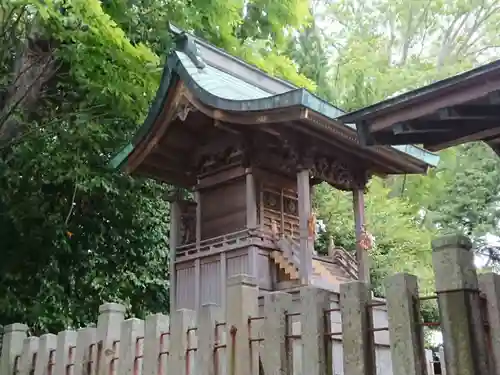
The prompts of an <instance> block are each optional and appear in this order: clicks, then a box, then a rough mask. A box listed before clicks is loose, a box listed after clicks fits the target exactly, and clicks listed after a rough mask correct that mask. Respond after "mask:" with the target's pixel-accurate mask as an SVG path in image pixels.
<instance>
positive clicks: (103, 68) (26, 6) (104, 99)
mask: <svg viewBox="0 0 500 375" xmlns="http://www.w3.org/2000/svg"><path fill="white" fill-rule="evenodd" d="M235 4H236V3H235ZM251 4H254V5H256V6H257V5H258V6H260V7H262V9H263V11H265V17H264V16H263V17H264V18H266V19H267V21H266V22H268V23H270V28H269V29H268V31H266V32H264V31H263V33H262V35H252V38H250V37H247V38H246V39H245V40H243V39H239V38H238V37H237V36H235V35H236V34H237V33H238V30H240V28H241V27H243V26H242V20H243V16H242V14H241V13H240V11H239V10H238V9H240V10H241V7H240V8H238V9H236V8H234V9H233V10H231V9H229V11H228V9H227V8H226V7H225V6H226V5H227V2H225V1H222V0H221V1H219V2H210V3H209V4H208V3H207V2H202V1H193V2H188V3H186V2H180V1H174V0H171V1H163V0H158V1H142V2H137V3H136V4H134V5H133V6H129V4H128V2H124V1H119V0H116V1H103V2H102V3H101V2H100V1H98V0H88V1H87V0H66V1H63V0H52V1H43V2H37V1H35V2H34V1H29V0H15V1H10V2H8V3H7V4H4V3H2V6H0V9H1V13H0V17H1V22H2V23H1V24H0V37H2V38H3V39H2V54H1V65H0V69H2V70H1V75H0V77H1V81H0V92H1V93H2V95H1V98H2V100H0V113H2V116H3V117H2V118H3V119H5V118H7V117H8V120H9V121H12V123H13V124H15V126H14V129H15V132H8V133H9V134H13V136H9V138H5V139H4V140H3V143H1V144H0V187H1V189H0V208H1V211H0V212H1V215H0V236H1V238H2V240H3V241H4V242H3V243H2V260H3V262H2V264H1V265H0V325H2V324H4V323H5V324H7V323H11V322H13V321H22V322H25V323H27V324H29V325H30V327H32V328H33V330H34V333H41V332H44V331H52V332H53V331H58V330H61V329H64V328H65V327H78V326H81V325H84V324H86V323H88V322H92V321H95V319H96V316H95V314H96V313H97V311H98V309H97V307H98V306H99V304H101V303H102V302H104V301H110V300H112V301H117V302H122V303H124V304H125V305H126V306H127V308H128V312H129V313H130V314H133V315H135V316H138V317H141V316H143V315H144V314H146V313H148V312H161V311H164V312H165V311H168V251H169V249H168V246H167V235H168V230H167V228H168V218H169V208H168V204H167V202H165V201H164V199H163V197H164V195H165V193H166V192H167V191H168V187H166V186H162V185H159V184H157V183H155V182H153V181H147V180H144V179H134V178H131V177H130V176H126V175H122V174H120V173H118V172H113V171H109V170H108V169H106V165H107V164H108V161H109V160H110V158H111V156H112V155H113V154H114V153H115V152H116V151H117V150H119V149H120V148H121V147H122V146H123V145H125V144H126V143H127V142H129V140H130V138H131V136H132V135H133V134H134V133H135V131H136V130H137V128H138V127H139V126H140V124H141V123H142V121H143V119H144V117H145V115H146V114H147V111H148V108H149V105H150V102H151V100H152V98H153V97H154V95H155V93H156V90H157V88H158V85H159V80H160V73H161V69H162V67H163V62H162V61H161V60H162V58H164V57H165V56H166V55H167V53H168V48H169V46H170V45H171V39H170V36H169V35H168V34H167V26H168V25H167V21H172V22H173V23H175V24H178V25H180V26H183V27H185V26H188V29H190V30H192V31H195V32H196V33H198V34H203V36H205V37H208V38H209V39H210V40H211V41H212V42H215V43H217V45H219V46H220V47H224V48H228V49H229V50H230V51H231V48H234V50H235V51H236V52H238V53H239V54H240V55H245V56H249V57H250V59H253V61H259V62H260V65H261V66H265V67H266V69H268V70H269V71H272V72H273V73H274V74H278V75H280V74H281V75H284V77H285V78H287V79H289V80H295V81H296V82H298V83H299V84H303V85H305V86H307V85H309V86H311V82H310V81H309V80H307V79H306V78H305V77H304V76H301V75H300V74H298V73H297V70H296V69H295V68H294V66H293V64H290V63H289V62H290V60H289V59H288V58H287V57H286V56H284V55H282V54H281V53H279V51H278V50H277V49H276V50H269V49H268V48H267V47H265V44H263V47H262V49H260V50H255V49H254V46H255V45H257V44H259V43H263V41H264V40H266V43H268V42H269V41H271V42H272V43H274V40H278V39H280V38H282V36H281V37H280V38H278V37H277V36H274V37H275V39H272V38H273V35H274V34H277V33H276V30H278V29H279V28H280V27H279V24H278V23H277V22H278V20H279V19H282V20H283V21H284V22H285V23H286V22H288V24H284V25H283V29H286V28H288V27H291V26H292V25H293V26H294V27H295V26H296V27H299V25H298V22H301V20H302V16H297V15H295V14H293V13H292V12H293V11H294V10H295V8H289V7H292V6H299V5H300V4H301V2H300V1H295V0H294V1H290V2H288V3H283V2H276V1H274V2H273V1H268V2H262V1H261V2H258V3H257V2H255V3H251ZM280 4H281V5H280ZM284 4H285V5H286V6H284ZM235 7H236V5H235ZM200 9H202V10H203V9H205V10H207V11H208V12H205V13H204V14H201V13H200V12H199V10H200ZM278 12H280V13H279V14H281V16H280V17H278ZM287 12H288V13H287ZM253 17H254V18H255V17H256V15H255V14H254V15H253ZM223 21H227V22H228V23H224V22H223ZM34 25H36V32H35V31H34V29H35V28H34ZM219 25H223V26H222V28H220V27H219ZM226 25H228V26H226ZM160 26H161V27H160ZM273 30H274V31H273ZM271 31H273V32H272V33H271ZM273 33H274V34H273ZM259 38H262V39H259ZM4 46H5V47H4ZM31 49H34V52H36V53H35V54H34V52H32V50H31ZM165 49H167V50H165ZM251 49H252V50H251ZM159 54H161V57H162V58H160V57H159ZM24 56H30V59H31V60H29V61H25V60H26V59H25V58H24ZM45 60H47V61H50V63H49V65H50V74H48V75H47V77H45V76H43V77H42V76H37V75H36V74H35V73H36V72H40V71H43V69H44V66H45V65H44V64H45V63H44V61H45ZM21 66H23V67H21ZM31 70H33V73H29V74H27V72H30V71H31ZM24 74H26V75H27V78H33V79H32V83H33V85H32V86H33V87H36V90H32V89H30V91H29V94H26V95H24V94H20V93H23V92H24V93H26V87H28V86H29V85H28V86H22V87H21V86H19V84H18V82H20V80H21V79H22V80H23V81H24V80H25V79H24V78H23V75H24ZM287 74H288V76H287ZM28 76H29V77H28ZM20 77H21V78H20ZM312 86H313V85H312ZM13 88H14V89H13ZM20 96H21V97H23V96H25V97H26V98H29V99H30V100H29V101H21V102H20V103H19V104H16V105H15V106H14V105H12V103H16V102H17V99H16V98H18V97H20ZM5 114H7V116H6V115H5ZM2 121H3V120H2ZM0 123H1V124H4V123H5V121H4V122H0ZM5 134H7V132H6V133H5ZM1 141H2V140H0V142H1Z"/></svg>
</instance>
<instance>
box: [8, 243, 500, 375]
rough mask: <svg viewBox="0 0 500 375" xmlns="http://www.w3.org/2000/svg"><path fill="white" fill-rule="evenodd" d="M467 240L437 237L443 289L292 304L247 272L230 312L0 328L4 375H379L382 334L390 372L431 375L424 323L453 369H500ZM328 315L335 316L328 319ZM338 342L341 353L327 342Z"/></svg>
mask: <svg viewBox="0 0 500 375" xmlns="http://www.w3.org/2000/svg"><path fill="white" fill-rule="evenodd" d="M470 248H471V246H470V242H469V241H468V240H467V239H466V238H463V237H446V238H442V239H440V240H438V241H435V242H434V243H433V263H434V268H435V273H436V294H435V295H431V296H425V297H422V296H419V293H418V285H417V279H416V277H414V276H412V275H408V274H397V275H394V276H392V277H389V278H388V279H387V280H386V295H387V297H386V300H385V301H380V300H377V301H374V300H372V297H371V293H370V291H369V288H368V286H367V285H365V284H363V283H361V282H350V283H345V284H342V285H341V287H340V300H339V301H338V302H337V303H334V302H332V299H331V293H330V292H328V291H325V290H322V289H318V288H314V287H309V286H307V287H303V288H301V290H300V298H299V300H298V301H294V300H293V299H292V296H291V295H290V294H288V293H284V292H274V293H270V294H268V295H265V296H264V303H263V307H262V308H259V304H258V298H259V290H258V288H257V286H256V282H255V280H253V279H251V278H249V277H248V276H246V275H239V276H236V277H233V278H232V279H230V280H229V282H228V287H227V301H228V307H227V310H226V311H221V310H220V308H219V307H218V306H216V305H204V306H202V307H201V309H200V310H199V311H198V312H195V311H191V310H178V311H175V312H173V313H172V314H171V316H170V317H169V316H166V315H162V314H156V315H151V316H148V317H147V318H146V319H145V320H140V319H125V309H124V307H123V306H122V305H119V304H114V303H108V304H104V305H102V306H101V308H100V315H99V319H98V323H97V327H96V328H83V329H79V330H77V331H73V330H68V331H63V332H60V333H59V334H57V335H54V334H45V335H42V336H41V337H27V331H28V327H27V326H26V325H23V324H13V325H10V326H6V327H5V329H4V337H3V345H2V354H1V358H0V375H13V374H17V375H264V374H265V375H282V374H290V375H291V374H293V375H299V374H300V375H306V374H307V375H309V374H310V375H330V374H346V375H374V374H376V373H378V374H380V375H382V374H383V375H386V374H388V371H386V370H383V369H381V368H378V367H377V365H376V362H377V361H376V358H375V357H376V354H375V353H376V352H375V344H374V341H375V339H374V338H375V336H376V334H377V333H380V332H385V333H386V334H388V335H389V340H390V353H391V355H390V362H391V367H392V373H393V374H395V375H423V374H429V375H433V374H434V369H433V368H432V363H431V362H432V361H433V360H432V358H429V353H428V352H427V353H426V350H425V348H424V340H423V327H424V326H440V328H441V330H442V333H443V339H444V342H443V344H444V353H443V354H441V362H443V360H442V359H443V358H442V357H443V356H444V357H445V358H446V361H444V362H445V363H446V365H445V366H442V371H441V373H443V374H446V375H466V374H467V375H494V374H495V375H496V374H500V367H499V364H500V276H499V275H496V274H484V275H480V276H479V278H478V276H477V275H476V270H475V268H474V264H473V253H472V252H471V251H470ZM429 299H436V300H437V301H438V305H439V310H440V321H439V322H424V321H423V320H422V318H421V315H420V308H419V303H420V301H422V300H429ZM380 305H385V306H386V307H387V312H388V325H387V327H374V326H373V317H372V312H373V309H374V308H375V307H378V306H380ZM331 314H338V316H339V318H340V319H339V322H338V323H332V319H330V318H329V316H330V315H331ZM339 337H341V340H342V347H343V350H342V356H341V358H334V356H333V355H332V346H333V344H334V342H336V341H338V338H339Z"/></svg>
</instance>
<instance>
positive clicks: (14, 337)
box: [0, 323, 28, 375]
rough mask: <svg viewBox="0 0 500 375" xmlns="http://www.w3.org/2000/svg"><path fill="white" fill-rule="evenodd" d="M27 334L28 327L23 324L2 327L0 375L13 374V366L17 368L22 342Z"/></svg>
mask: <svg viewBox="0 0 500 375" xmlns="http://www.w3.org/2000/svg"><path fill="white" fill-rule="evenodd" d="M27 332H28V326H27V325H25V324H18V323H16V324H11V325H8V326H5V327H4V331H3V339H2V356H1V357H0V374H2V375H3V374H5V375H13V374H14V370H15V369H14V366H16V365H17V366H19V358H20V356H21V354H22V351H23V342H24V339H25V338H26V334H27Z"/></svg>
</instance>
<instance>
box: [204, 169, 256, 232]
mask: <svg viewBox="0 0 500 375" xmlns="http://www.w3.org/2000/svg"><path fill="white" fill-rule="evenodd" d="M245 194H246V191H245V178H244V176H243V177H240V178H238V179H235V180H231V181H229V182H227V183H224V184H218V185H215V186H212V187H209V188H206V189H203V190H202V191H201V192H200V198H201V239H202V240H203V239H207V238H212V237H217V236H221V235H223V234H227V233H232V232H236V231H239V230H243V229H245V227H246V195H245Z"/></svg>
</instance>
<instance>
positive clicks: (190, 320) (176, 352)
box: [167, 309, 196, 375]
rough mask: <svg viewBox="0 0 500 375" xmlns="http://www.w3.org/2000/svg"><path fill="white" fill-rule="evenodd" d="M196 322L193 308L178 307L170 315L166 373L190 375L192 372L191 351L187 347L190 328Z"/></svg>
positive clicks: (188, 345) (189, 344) (189, 343)
mask: <svg viewBox="0 0 500 375" xmlns="http://www.w3.org/2000/svg"><path fill="white" fill-rule="evenodd" d="M195 324H196V313H195V312H194V311H193V310H186V309H180V310H177V311H175V312H174V313H173V314H172V316H171V324H170V342H171V343H172V345H170V356H169V360H168V369H167V374H175V375H190V374H192V373H193V372H192V369H191V370H190V368H191V364H192V362H193V361H192V360H191V358H192V354H193V352H192V351H189V352H188V349H189V348H190V346H191V345H193V343H192V342H190V341H191V340H190V336H191V335H190V332H189V330H190V329H194V328H195Z"/></svg>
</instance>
